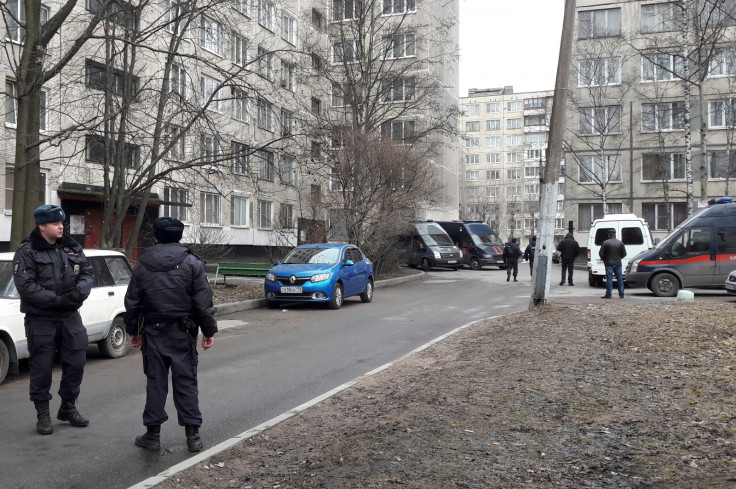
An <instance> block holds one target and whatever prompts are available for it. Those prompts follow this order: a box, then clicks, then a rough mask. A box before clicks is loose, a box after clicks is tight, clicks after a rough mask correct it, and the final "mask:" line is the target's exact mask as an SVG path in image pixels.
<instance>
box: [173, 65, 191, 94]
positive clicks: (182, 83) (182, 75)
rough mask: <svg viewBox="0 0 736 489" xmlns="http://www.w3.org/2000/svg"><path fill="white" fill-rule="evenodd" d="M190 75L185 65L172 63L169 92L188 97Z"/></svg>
mask: <svg viewBox="0 0 736 489" xmlns="http://www.w3.org/2000/svg"><path fill="white" fill-rule="evenodd" d="M188 80H189V75H188V74H187V70H186V69H185V68H184V66H183V65H181V64H179V63H172V64H171V68H170V69H169V93H176V94H178V95H179V97H181V98H182V99H184V100H186V99H187V85H188V83H187V81H188Z"/></svg>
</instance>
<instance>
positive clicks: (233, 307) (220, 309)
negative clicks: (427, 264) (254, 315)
mask: <svg viewBox="0 0 736 489" xmlns="http://www.w3.org/2000/svg"><path fill="white" fill-rule="evenodd" d="M424 275H425V273H424V272H421V271H420V272H419V273H417V274H415V275H406V276H404V277H396V278H387V279H385V280H377V281H376V283H375V285H374V287H375V288H376V289H381V288H384V287H393V286H395V285H399V284H403V283H406V282H413V281H415V280H421V279H423V278H424ZM267 305H268V304H267V302H266V299H250V300H247V301H240V302H230V303H228V304H218V305H216V306H215V316H223V315H225V314H233V313H236V312H240V311H248V310H250V309H258V308H259V307H266V306H267Z"/></svg>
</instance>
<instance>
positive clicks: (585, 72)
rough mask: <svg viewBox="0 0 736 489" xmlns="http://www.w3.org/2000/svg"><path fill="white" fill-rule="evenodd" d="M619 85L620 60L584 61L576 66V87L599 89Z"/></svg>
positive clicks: (598, 59)
mask: <svg viewBox="0 0 736 489" xmlns="http://www.w3.org/2000/svg"><path fill="white" fill-rule="evenodd" d="M619 83H621V59H620V58H597V59H584V60H581V61H580V63H579V65H578V86H580V87H601V86H606V85H618V84H619Z"/></svg>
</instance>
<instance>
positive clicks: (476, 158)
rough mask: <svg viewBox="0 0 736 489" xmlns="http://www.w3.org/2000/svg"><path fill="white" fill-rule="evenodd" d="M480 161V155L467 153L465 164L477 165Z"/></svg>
mask: <svg viewBox="0 0 736 489" xmlns="http://www.w3.org/2000/svg"><path fill="white" fill-rule="evenodd" d="M478 163H480V155H479V154H474V155H465V164H466V165H477V164H478Z"/></svg>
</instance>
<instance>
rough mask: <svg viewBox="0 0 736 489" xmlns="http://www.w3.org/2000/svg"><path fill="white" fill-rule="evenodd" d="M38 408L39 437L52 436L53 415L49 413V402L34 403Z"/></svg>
mask: <svg viewBox="0 0 736 489" xmlns="http://www.w3.org/2000/svg"><path fill="white" fill-rule="evenodd" d="M33 404H34V405H35V406H36V417H37V418H38V421H36V431H38V434H39V435H50V434H51V433H53V432H54V427H53V426H51V414H50V413H49V401H33Z"/></svg>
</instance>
